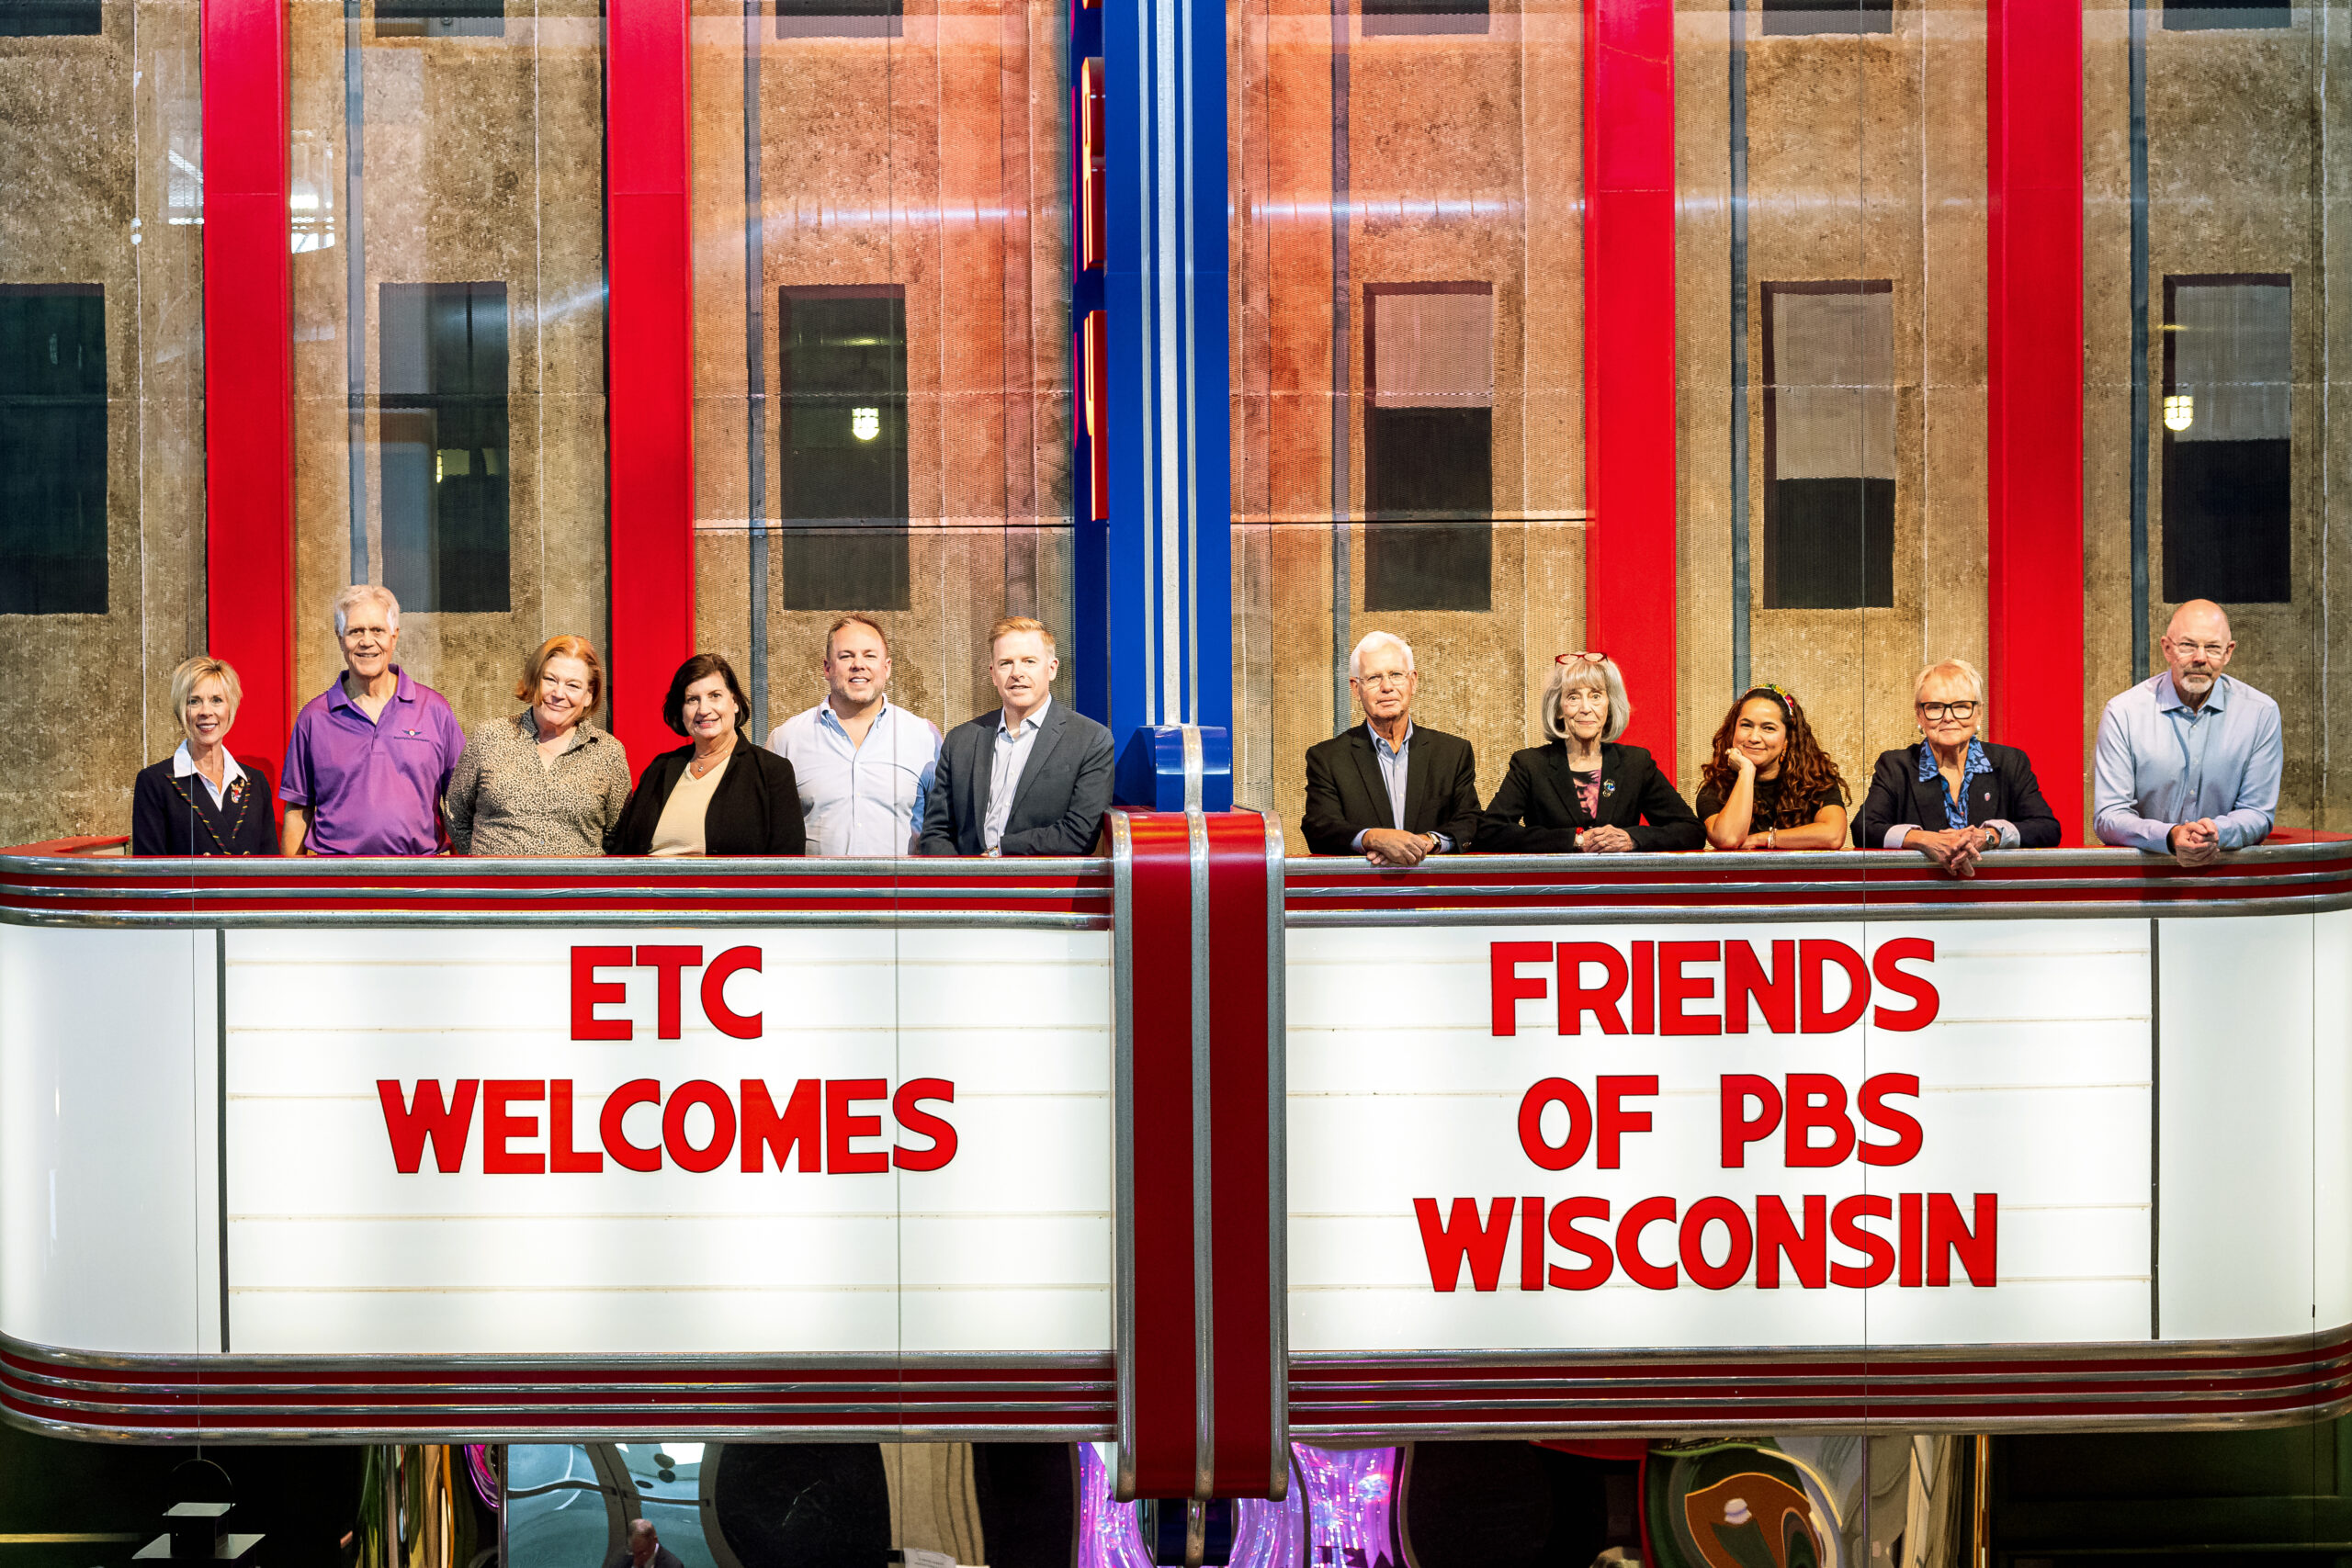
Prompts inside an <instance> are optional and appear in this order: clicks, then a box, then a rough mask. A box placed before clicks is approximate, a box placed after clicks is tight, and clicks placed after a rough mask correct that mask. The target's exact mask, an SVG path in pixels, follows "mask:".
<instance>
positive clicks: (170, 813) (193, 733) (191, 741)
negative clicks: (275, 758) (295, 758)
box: [130, 653, 277, 855]
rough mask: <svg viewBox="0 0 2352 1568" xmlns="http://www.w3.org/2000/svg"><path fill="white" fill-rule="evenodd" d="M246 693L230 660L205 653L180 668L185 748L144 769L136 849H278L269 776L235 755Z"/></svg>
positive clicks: (175, 700) (137, 797)
mask: <svg viewBox="0 0 2352 1568" xmlns="http://www.w3.org/2000/svg"><path fill="white" fill-rule="evenodd" d="M243 695H244V691H243V687H242V686H241V685H239V683H238V681H237V672H236V671H234V670H232V669H231V668H230V667H229V664H228V661H227V660H220V659H215V658H213V657H211V656H210V655H209V654H201V653H200V654H198V655H197V656H196V657H195V658H194V659H191V660H187V662H186V663H185V664H182V665H181V666H180V667H179V668H178V669H176V670H175V671H172V711H173V712H174V713H175V714H177V715H179V720H180V733H181V735H182V736H183V737H184V739H182V740H181V741H180V744H179V749H178V750H175V751H174V752H173V753H172V754H171V755H170V756H168V757H166V758H164V760H163V761H160V762H158V763H156V764H155V765H154V766H153V767H152V768H144V769H141V771H140V774H139V782H138V783H137V784H136V785H134V786H133V788H132V789H131V792H130V852H131V853H132V854H134V855H274V854H276V853H277V817H276V815H275V814H274V813H273V812H272V810H271V809H270V804H269V781H268V780H267V779H266V777H264V776H263V775H262V773H261V772H260V771H259V770H258V769H257V768H255V767H254V765H253V764H252V763H249V762H247V763H240V762H239V761H237V759H236V758H234V757H232V756H231V755H229V744H228V742H229V727H230V726H231V725H232V724H234V723H236V722H237V704H238V703H239V702H240V701H241V700H242V699H243Z"/></svg>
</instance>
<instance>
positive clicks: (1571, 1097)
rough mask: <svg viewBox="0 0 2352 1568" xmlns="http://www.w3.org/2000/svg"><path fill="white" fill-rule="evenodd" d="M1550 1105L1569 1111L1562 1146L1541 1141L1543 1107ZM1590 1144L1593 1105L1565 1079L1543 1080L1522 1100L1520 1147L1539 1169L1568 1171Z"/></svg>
mask: <svg viewBox="0 0 2352 1568" xmlns="http://www.w3.org/2000/svg"><path fill="white" fill-rule="evenodd" d="M1553 1104H1559V1105H1565V1106H1566V1107H1567V1108H1568V1136H1567V1139H1566V1142H1564V1143H1559V1144H1547V1143H1545V1142H1544V1107H1545V1106H1547V1105H1553ZM1591 1142H1592V1106H1591V1104H1590V1103H1589V1101H1588V1100H1586V1099H1585V1097H1584V1090H1582V1089H1578V1088H1577V1086H1576V1085H1574V1084H1572V1083H1570V1082H1569V1081H1568V1080H1567V1079H1566V1078H1545V1079H1544V1080H1543V1081H1542V1082H1541V1083H1538V1084H1536V1085H1535V1086H1534V1087H1533V1088H1532V1089H1529V1090H1528V1091H1527V1093H1526V1094H1525V1095H1524V1096H1522V1097H1521V1100H1520V1102H1519V1146H1520V1147H1521V1148H1522V1149H1524V1150H1526V1151H1527V1157H1528V1158H1529V1159H1531V1160H1533V1161H1534V1162H1535V1163H1536V1165H1538V1166H1539V1167H1541V1168H1544V1169H1545V1170H1566V1169H1567V1168H1568V1167H1570V1166H1572V1165H1574V1164H1576V1163H1577V1161H1578V1160H1580V1159H1582V1158H1584V1151H1585V1148H1586V1146H1587V1145H1589V1144H1590V1143H1591Z"/></svg>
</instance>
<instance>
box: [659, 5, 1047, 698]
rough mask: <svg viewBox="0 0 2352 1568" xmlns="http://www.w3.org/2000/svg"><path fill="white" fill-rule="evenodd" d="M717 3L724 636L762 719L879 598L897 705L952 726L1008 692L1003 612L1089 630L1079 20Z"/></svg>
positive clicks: (705, 382)
mask: <svg viewBox="0 0 2352 1568" xmlns="http://www.w3.org/2000/svg"><path fill="white" fill-rule="evenodd" d="M699 9H700V11H701V15H700V16H699V17H697V20H696V22H695V27H696V29H697V30H696V31H695V35H694V36H695V61H694V65H695V69H694V74H693V93H694V100H695V117H694V127H695V142H694V159H695V168H696V171H697V176H696V183H695V192H694V208H693V221H694V226H695V343H696V347H697V355H698V357H697V370H696V383H695V384H696V398H697V414H696V426H695V487H696V500H695V513H696V526H697V528H698V529H699V530H700V534H699V547H698V551H697V558H698V563H699V578H698V581H697V584H696V591H695V606H696V615H697V618H698V626H699V637H700V641H701V643H702V646H703V647H705V648H706V649H710V650H712V651H714V652H719V653H723V654H725V655H726V656H727V658H728V659H729V660H731V661H732V662H733V663H734V665H735V666H736V668H737V669H739V670H740V671H742V672H743V674H744V677H745V682H746V684H747V685H748V686H749V687H750V688H751V697H752V714H751V723H750V726H749V728H750V729H751V732H752V734H753V735H755V736H766V735H768V734H769V733H770V731H771V730H772V729H773V728H776V727H778V726H780V725H781V724H782V723H783V722H784V721H785V720H786V719H787V718H789V717H791V716H794V715H796V714H800V713H804V712H807V711H808V710H809V707H810V705H812V704H813V703H815V702H816V701H817V700H818V699H819V698H820V697H821V696H822V695H823V694H824V692H825V686H824V684H823V682H822V681H821V679H820V675H819V667H820V664H821V662H822V660H823V657H824V651H825V649H824V645H825V638H826V635H827V631H828V629H829V628H830V627H831V625H832V623H833V621H834V620H835V618H836V617H837V616H838V615H841V614H842V613H844V612H850V611H856V612H862V613H865V614H867V615H875V616H876V617H877V618H878V619H879V620H880V621H881V622H882V626H883V629H884V631H885V632H886V633H887V635H888V639H889V645H890V653H891V669H890V671H889V678H888V697H889V699H890V700H891V702H892V703H894V704H896V705H900V706H902V707H904V708H905V709H907V710H909V712H910V714H912V715H916V716H921V717H922V718H923V719H925V720H928V721H929V722H930V723H932V724H933V725H936V726H937V727H939V728H941V729H942V730H944V729H946V728H950V727H952V726H954V725H956V724H959V723H962V722H963V721H964V720H966V719H967V718H970V717H971V716H974V715H975V714H978V713H980V712H983V711H986V710H988V709H990V708H993V707H995V706H996V701H995V697H994V694H993V693H992V692H991V691H990V690H989V686H988V683H987V682H986V681H985V679H984V678H983V677H982V674H981V669H982V665H983V662H984V650H983V649H981V647H980V646H979V642H980V638H981V637H983V636H984V634H985V633H986V631H987V628H988V627H989V625H990V624H991V623H993V622H994V621H995V620H997V619H998V618H999V617H1000V616H1001V615H1035V616H1037V617H1039V618H1040V619H1042V620H1044V621H1045V622H1046V624H1047V625H1048V626H1052V627H1053V628H1054V629H1055V630H1056V632H1057V634H1058V635H1059V636H1060V637H1063V638H1065V639H1067V638H1068V637H1069V632H1070V629H1071V628H1070V587H1069V584H1070V544H1071V532H1070V494H1069V472H1070V440H1071V425H1070V391H1069V389H1070V372H1069V358H1070V336H1069V333H1070V324H1069V305H1068V291H1069V274H1068V270H1067V269H1068V265H1069V256H1068V248H1069V245H1068V242H1069V220H1068V211H1069V208H1068V203H1069V172H1068V169H1067V167H1066V165H1067V164H1068V156H1067V143H1066V133H1067V127H1066V124H1065V120H1066V117H1067V108H1066V99H1067V96H1068V87H1069V82H1068V79H1067V76H1066V73H1065V71H1064V66H1063V62H1062V59H1061V52H1062V51H1061V48H1060V42H1061V39H1062V38H1063V37H1064V36H1065V34H1066V32H1067V30H1068V15H1067V12H1066V10H1065V9H1064V8H1063V7H1062V6H1057V5H1051V4H1046V0H978V3H977V4H965V5H959V6H956V7H955V8H953V9H952V10H950V9H945V8H942V7H939V6H932V5H930V4H928V0H924V3H922V4H918V5H914V6H901V5H900V4H899V0H751V3H749V4H747V5H744V6H725V7H721V6H717V5H713V4H705V5H704V6H701V7H700V8H699ZM1075 678H1076V671H1075V666H1074V661H1071V660H1065V663H1064V665H1063V669H1062V672H1061V674H1060V676H1059V677H1058V679H1057V683H1056V688H1055V690H1056V694H1057V696H1059V697H1061V698H1062V699H1063V700H1065V701H1067V700H1069V694H1070V690H1071V685H1072V682H1073V681H1074V680H1075Z"/></svg>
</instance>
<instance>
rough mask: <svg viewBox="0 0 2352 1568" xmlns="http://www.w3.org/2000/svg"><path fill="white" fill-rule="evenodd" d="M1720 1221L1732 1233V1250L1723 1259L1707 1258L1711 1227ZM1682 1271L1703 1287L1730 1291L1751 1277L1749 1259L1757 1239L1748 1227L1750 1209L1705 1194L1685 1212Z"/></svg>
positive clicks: (1695, 1283)
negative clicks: (1717, 1260)
mask: <svg viewBox="0 0 2352 1568" xmlns="http://www.w3.org/2000/svg"><path fill="white" fill-rule="evenodd" d="M1711 1224H1720V1225H1722V1226H1723V1227H1724V1235H1728V1236H1729V1237H1731V1251H1730V1252H1729V1253H1728V1254H1726V1255H1725V1256H1724V1260H1723V1261H1722V1262H1721V1263H1710V1262H1708V1261H1707V1252H1706V1240H1707V1227H1708V1226H1709V1225H1711ZM1681 1241H1682V1271H1683V1272H1684V1273H1685V1274H1688V1275H1690V1276H1691V1283H1692V1284H1694V1285H1697V1286H1699V1287H1700V1288H1701V1289H1702V1290H1709V1291H1728V1290H1730V1289H1731V1288H1732V1287H1733V1286H1734V1285H1736V1284H1738V1283H1739V1282H1740V1280H1743V1279H1746V1278H1747V1260H1748V1258H1750V1257H1752V1256H1754V1252H1755V1240H1754V1237H1753V1236H1752V1235H1750V1234H1749V1232H1748V1229H1747V1211H1745V1210H1743V1209H1742V1208H1741V1207H1740V1206H1739V1205H1738V1204H1736V1203H1735V1202H1733V1201H1731V1200H1730V1199H1728V1198H1702V1199H1700V1200H1699V1201H1697V1202H1695V1203H1693V1204H1691V1212H1690V1213H1686V1214H1684V1215H1683V1216H1682V1236H1681Z"/></svg>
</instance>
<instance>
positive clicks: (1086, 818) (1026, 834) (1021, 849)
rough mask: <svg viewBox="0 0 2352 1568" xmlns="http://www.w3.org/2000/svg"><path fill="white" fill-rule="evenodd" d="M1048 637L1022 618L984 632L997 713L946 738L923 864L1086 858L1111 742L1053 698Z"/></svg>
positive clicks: (1098, 827)
mask: <svg viewBox="0 0 2352 1568" xmlns="http://www.w3.org/2000/svg"><path fill="white" fill-rule="evenodd" d="M1060 668H1061V660H1059V659H1057V658H1056V657H1055V654H1054V634H1053V633H1052V632H1050V631H1047V630H1046V627H1045V626H1044V625H1043V624H1041V623H1039V622H1037V621H1033V620H1031V619H1029V618H1028V617H1027V616H1026V615H1012V616H1008V617H1007V618H1005V619H1004V620H1001V621H999V622H998V623H997V624H996V625H995V626H991V627H989V684H990V685H992V686H994V687H995V688H996V693H997V695H998V696H1000V697H1001V698H1003V699H1004V705H1003V706H1002V707H1001V708H999V709H997V710H996V711H995V712H993V713H984V714H982V715H980V716H979V717H978V718H976V719H973V720H971V721H970V722H968V723H965V724H959V725H957V726H956V728H953V729H951V730H949V731H948V732H947V739H945V740H944V742H942V743H941V745H940V748H939V771H938V773H936V774H935V775H934V776H933V780H932V785H931V797H930V799H929V800H927V801H926V802H925V803H924V806H923V814H922V852H923V853H924V854H927V855H1082V854H1091V853H1092V852H1093V850H1094V840H1095V839H1096V838H1097V837H1098V836H1100V835H1101V833H1102V831H1103V813H1104V812H1106V811H1108V810H1110V809H1111V771H1112V757H1111V732H1110V731H1109V730H1107V729H1105V728H1103V727H1102V726H1101V725H1099V724H1097V723H1095V722H1094V721H1093V720H1092V719H1091V718H1089V717H1087V716H1085V715H1084V714H1081V713H1073V712H1072V711H1070V709H1069V706H1068V705H1066V704H1062V703H1057V702H1056V701H1054V697H1053V685H1054V672H1055V671H1057V670H1059V669H1060Z"/></svg>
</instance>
